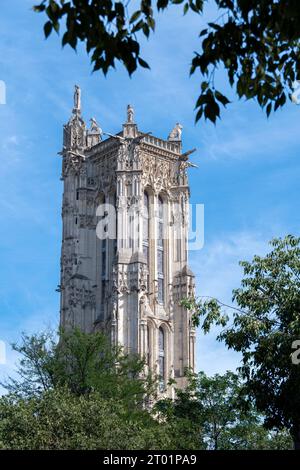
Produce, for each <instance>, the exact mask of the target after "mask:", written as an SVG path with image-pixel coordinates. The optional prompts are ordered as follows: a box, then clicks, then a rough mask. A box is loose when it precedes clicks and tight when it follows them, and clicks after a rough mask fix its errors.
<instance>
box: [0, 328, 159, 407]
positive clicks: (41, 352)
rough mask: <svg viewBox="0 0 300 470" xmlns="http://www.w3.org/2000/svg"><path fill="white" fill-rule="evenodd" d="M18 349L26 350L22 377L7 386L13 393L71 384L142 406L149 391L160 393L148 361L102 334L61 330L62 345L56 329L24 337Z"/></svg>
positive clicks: (80, 391)
mask: <svg viewBox="0 0 300 470" xmlns="http://www.w3.org/2000/svg"><path fill="white" fill-rule="evenodd" d="M13 349H14V350H15V351H16V352H18V353H19V354H20V357H21V358H20V361H19V364H18V368H17V378H12V377H10V378H9V380H8V381H7V382H5V383H2V385H3V386H4V387H5V388H6V389H7V390H8V392H10V393H12V394H14V395H18V396H22V397H32V396H36V395H40V394H41V393H43V392H45V391H48V390H52V389H53V388H55V387H67V388H68V389H69V390H70V391H71V392H72V393H74V394H76V395H83V394H86V393H89V392H90V391H97V392H98V393H99V394H100V395H101V396H103V397H105V398H113V397H115V396H118V397H120V398H122V399H124V400H128V403H132V402H134V403H135V404H141V403H142V402H143V399H144V396H145V394H146V395H148V396H151V394H152V393H153V394H154V393H155V390H156V387H155V378H152V377H151V374H148V375H147V376H145V375H144V374H143V370H144V362H143V361H142V360H141V359H140V358H139V357H138V356H135V355H125V354H123V353H122V350H121V348H111V346H110V344H109V342H108V339H107V337H106V336H105V335H103V334H102V333H100V332H98V333H93V334H86V333H83V332H82V331H81V330H79V329H74V330H72V331H71V332H63V331H61V332H60V341H59V342H58V343H57V341H56V338H55V335H53V334H52V333H42V334H39V335H33V336H28V335H23V336H22V340H21V343H20V344H14V345H13Z"/></svg>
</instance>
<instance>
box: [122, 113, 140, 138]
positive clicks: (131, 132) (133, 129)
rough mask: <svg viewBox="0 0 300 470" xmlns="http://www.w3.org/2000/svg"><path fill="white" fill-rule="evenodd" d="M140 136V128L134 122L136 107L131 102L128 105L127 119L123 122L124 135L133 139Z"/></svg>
mask: <svg viewBox="0 0 300 470" xmlns="http://www.w3.org/2000/svg"><path fill="white" fill-rule="evenodd" d="M137 136H138V128H137V125H136V124H135V122H134V109H133V107H132V106H131V104H128V105H127V121H126V122H125V124H123V137H125V138H128V139H133V138H134V137H137Z"/></svg>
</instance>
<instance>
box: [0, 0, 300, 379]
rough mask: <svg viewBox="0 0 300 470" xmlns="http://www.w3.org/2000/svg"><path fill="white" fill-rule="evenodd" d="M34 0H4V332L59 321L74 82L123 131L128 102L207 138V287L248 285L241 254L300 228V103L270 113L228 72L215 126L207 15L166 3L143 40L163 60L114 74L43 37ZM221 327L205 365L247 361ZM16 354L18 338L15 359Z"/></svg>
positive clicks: (166, 126)
mask: <svg viewBox="0 0 300 470" xmlns="http://www.w3.org/2000/svg"><path fill="white" fill-rule="evenodd" d="M33 3H34V0H9V1H4V2H2V3H1V18H0V31H1V39H0V80H4V81H5V83H6V87H7V104H6V105H0V158H1V164H0V193H1V194H0V219H1V222H0V247H1V248H0V249H1V269H0V302H1V309H0V340H3V341H5V342H6V343H7V344H9V343H10V342H12V341H16V340H18V338H19V336H20V332H21V331H24V330H25V331H27V332H33V331H39V330H41V329H45V328H47V327H49V326H50V327H56V325H57V322H58V309H59V295H58V294H57V293H56V292H55V289H56V286H57V284H59V257H60V240H61V218H60V211H61V193H62V183H61V181H60V165H61V161H60V158H59V156H58V155H57V152H58V151H59V150H60V149H61V145H62V143H61V137H62V125H63V123H65V122H66V121H67V120H68V118H69V115H70V112H71V107H72V97H73V86H74V84H75V83H78V84H79V85H80V86H81V88H82V101H83V112H84V116H85V118H86V120H88V119H89V118H90V117H92V116H95V117H96V119H97V120H98V122H99V123H100V125H101V127H102V128H103V129H104V130H106V131H108V132H117V131H119V130H120V127H121V124H122V123H123V121H124V120H125V110H126V105H127V104H128V103H132V104H133V106H134V108H135V114H136V121H137V123H138V125H139V127H140V129H142V130H144V131H146V132H147V131H152V132H153V134H154V135H158V136H161V137H166V136H167V135H168V133H169V131H170V130H171V129H172V127H173V126H174V124H175V123H176V122H178V121H179V122H181V123H182V125H183V127H184V129H183V144H184V149H185V150H188V149H190V148H193V147H196V148H197V153H195V154H194V155H193V156H192V160H193V161H194V162H195V163H197V165H198V167H199V168H198V169H192V170H191V171H190V184H191V195H192V202H193V203H204V205H205V245H204V248H203V249H202V250H200V251H198V252H193V253H192V256H191V262H190V264H191V267H192V269H193V271H194V272H195V274H196V280H197V291H198V294H199V295H200V294H201V295H213V296H217V297H218V298H220V299H222V300H224V301H226V302H229V301H230V299H231V290H232V289H233V288H235V287H237V286H238V285H239V282H240V279H241V271H240V268H239V266H238V261H239V260H240V259H250V258H251V257H252V256H253V255H254V254H263V253H266V251H267V248H268V246H267V242H268V240H270V239H271V238H272V237H274V236H284V235H285V234H287V233H293V234H295V235H299V222H300V211H299V196H300V189H299V188H300V186H299V178H300V160H299V111H300V107H297V106H296V105H293V104H288V105H287V106H286V108H285V109H284V110H282V111H279V112H277V114H276V115H274V116H271V117H270V118H269V120H267V118H266V117H265V115H264V114H263V112H262V111H261V110H260V109H259V108H258V106H257V105H256V104H255V103H246V102H243V101H240V102H239V101H238V100H237V99H236V97H235V96H234V94H233V93H232V92H231V91H230V90H228V87H227V85H226V82H225V79H224V77H223V76H222V75H221V76H220V77H218V79H217V80H218V82H217V83H218V86H219V88H220V89H221V90H224V91H226V92H228V94H229V96H230V97H231V98H232V99H233V101H234V102H233V104H232V105H230V106H229V107H228V110H226V111H225V112H223V116H222V120H221V121H219V122H218V123H217V126H213V125H212V124H211V123H205V122H200V123H199V124H198V125H196V126H195V124H194V112H193V107H194V103H195V101H196V98H197V96H198V94H199V93H198V88H199V82H200V77H199V76H195V77H192V78H190V77H189V64H190V62H191V58H192V55H193V51H194V50H196V49H197V48H199V44H198V41H199V40H198V37H197V36H198V32H199V31H200V29H201V26H202V24H203V22H204V19H210V20H212V19H213V18H214V12H213V11H212V10H211V9H208V11H207V13H206V16H205V17H204V18H201V17H198V16H197V15H195V14H193V13H191V14H188V15H187V16H186V17H182V14H181V10H180V8H178V7H173V8H171V9H169V10H168V11H167V12H165V13H164V14H160V15H159V18H158V19H159V22H158V27H157V31H156V33H155V35H154V36H153V37H152V38H151V39H150V40H149V41H143V51H144V54H143V57H144V58H145V59H146V60H147V61H148V62H149V63H150V65H151V71H148V70H140V71H138V72H137V73H135V74H134V76H133V77H132V78H131V79H130V78H129V77H128V76H127V74H126V72H125V71H124V70H123V69H122V67H121V66H118V67H117V70H115V71H112V72H110V73H109V74H108V76H107V78H104V77H103V76H102V75H101V74H99V73H97V74H91V67H90V63H89V59H88V57H87V56H86V54H85V53H84V51H83V50H82V49H81V48H80V49H79V51H78V53H77V54H75V53H74V52H73V51H72V50H71V49H68V48H66V49H64V50H62V49H61V46H60V39H59V38H57V37H56V36H53V37H50V39H48V40H47V41H45V40H44V37H43V31H42V26H43V17H42V15H38V14H34V13H33V12H32V11H31V10H30V7H31V5H32V4H33ZM215 334H216V331H213V332H212V334H210V335H208V336H205V337H204V336H203V335H202V334H200V333H199V334H198V341H197V368H198V369H203V370H205V371H206V372H207V373H210V374H211V373H216V372H223V371H224V370H226V369H228V368H235V367H236V365H237V364H238V361H239V357H238V356H237V355H236V354H235V353H233V352H231V351H227V349H226V348H225V347H224V346H223V345H222V344H219V343H217V342H216V340H215ZM15 360H16V357H15V355H14V354H13V353H12V351H11V349H10V348H9V347H8V348H7V364H6V365H0V378H1V377H3V376H4V375H5V374H7V373H9V372H11V370H12V369H13V364H14V362H15Z"/></svg>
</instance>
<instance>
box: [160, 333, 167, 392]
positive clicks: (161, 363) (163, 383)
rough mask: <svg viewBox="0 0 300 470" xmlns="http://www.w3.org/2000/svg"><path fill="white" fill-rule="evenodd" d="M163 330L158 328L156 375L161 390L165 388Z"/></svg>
mask: <svg viewBox="0 0 300 470" xmlns="http://www.w3.org/2000/svg"><path fill="white" fill-rule="evenodd" d="M165 343H166V339H165V332H164V330H163V328H161V327H160V328H159V330H158V375H159V388H160V390H161V391H163V390H164V389H165V346H166V344H165Z"/></svg>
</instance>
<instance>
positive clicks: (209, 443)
mask: <svg viewBox="0 0 300 470" xmlns="http://www.w3.org/2000/svg"><path fill="white" fill-rule="evenodd" d="M188 377H189V381H188V387H187V388H186V390H177V397H176V400H175V401H174V402H172V401H171V400H161V401H159V402H158V403H157V405H156V408H157V409H158V412H159V413H160V415H162V416H164V417H165V419H166V420H167V421H170V422H173V421H174V420H176V419H177V420H182V419H183V418H185V420H188V421H189V422H190V423H191V424H190V429H194V432H196V429H197V427H198V435H197V440H198V445H199V446H202V448H204V449H211V450H218V449H223V450H225V449H226V450H230V449H232V450H234V449H244V450H245V449H290V448H291V446H292V440H291V438H290V436H289V434H288V432H287V431H286V430H283V431H279V430H272V431H267V430H266V429H265V428H264V427H263V418H262V415H261V414H260V413H259V412H258V411H257V409H256V407H255V405H254V403H253V401H252V400H251V397H249V395H248V393H247V390H246V388H245V384H244V381H243V380H242V377H241V375H240V374H235V373H233V372H231V371H227V372H226V373H225V374H224V375H220V374H216V375H214V376H213V377H208V376H207V375H206V374H205V373H204V372H199V373H198V374H189V375H188Z"/></svg>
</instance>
